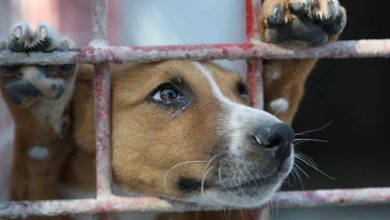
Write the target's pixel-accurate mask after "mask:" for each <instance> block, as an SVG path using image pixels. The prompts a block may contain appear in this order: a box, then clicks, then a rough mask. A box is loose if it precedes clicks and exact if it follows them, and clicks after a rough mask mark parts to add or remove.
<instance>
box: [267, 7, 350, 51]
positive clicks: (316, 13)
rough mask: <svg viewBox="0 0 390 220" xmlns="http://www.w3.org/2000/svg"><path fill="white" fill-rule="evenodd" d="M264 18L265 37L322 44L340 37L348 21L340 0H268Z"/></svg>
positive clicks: (278, 41)
mask: <svg viewBox="0 0 390 220" xmlns="http://www.w3.org/2000/svg"><path fill="white" fill-rule="evenodd" d="M263 7H264V9H263V11H262V13H263V14H262V16H261V19H263V20H262V23H263V25H264V27H263V28H264V31H263V35H262V37H263V40H264V41H266V42H270V43H297V42H298V43H304V44H306V45H309V46H319V45H322V44H325V43H326V42H328V41H330V40H335V39H337V36H338V35H339V34H340V33H341V32H342V30H343V29H344V27H345V24H346V13H345V9H344V8H343V7H342V6H340V4H339V2H338V0H267V1H265V3H264V6H263Z"/></svg>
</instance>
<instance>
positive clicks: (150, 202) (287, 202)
mask: <svg viewBox="0 0 390 220" xmlns="http://www.w3.org/2000/svg"><path fill="white" fill-rule="evenodd" d="M272 204H273V207H280V208H286V207H323V206H340V205H343V206H353V205H378V204H390V188H365V189H340V190H314V191H291V192H280V193H277V194H276V195H275V196H274V198H273V201H272ZM227 208H228V207H227ZM194 210H198V211H199V206H198V205H191V204H186V203H175V204H173V203H170V202H168V201H165V200H161V199H159V198H155V197H139V198H128V197H118V196H110V197H107V198H104V199H100V200H96V199H82V200H69V201H66V200H56V201H36V202H30V201H24V202H0V217H14V218H16V217H26V216H54V215H76V214H97V213H113V212H149V211H153V212H172V211H194ZM203 210H221V207H207V208H204V209H203Z"/></svg>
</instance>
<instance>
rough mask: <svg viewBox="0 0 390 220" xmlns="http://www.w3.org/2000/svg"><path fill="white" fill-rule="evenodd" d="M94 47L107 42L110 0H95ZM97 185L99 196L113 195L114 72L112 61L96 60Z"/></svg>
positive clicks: (103, 45)
mask: <svg viewBox="0 0 390 220" xmlns="http://www.w3.org/2000/svg"><path fill="white" fill-rule="evenodd" d="M92 10H93V12H92V24H93V27H92V32H93V36H94V39H93V40H92V41H91V43H90V44H91V45H92V46H94V47H105V46H107V42H108V41H107V33H108V31H107V0H93V1H92ZM94 67H95V81H94V86H95V123H96V189H97V198H98V199H99V198H101V197H107V196H110V195H111V182H112V171H111V122H110V116H111V94H110V92H111V76H110V72H109V64H108V63H101V64H95V65H94Z"/></svg>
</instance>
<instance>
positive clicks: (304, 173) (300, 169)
mask: <svg viewBox="0 0 390 220" xmlns="http://www.w3.org/2000/svg"><path fill="white" fill-rule="evenodd" d="M294 166H295V167H296V168H297V169H298V170H299V171H300V172H301V173H302V174H303V175H305V176H306V177H307V178H310V175H309V174H307V173H306V172H305V171H304V170H303V169H302V168H301V167H300V166H299V165H298V164H294Z"/></svg>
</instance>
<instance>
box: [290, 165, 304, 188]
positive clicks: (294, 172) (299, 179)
mask: <svg viewBox="0 0 390 220" xmlns="http://www.w3.org/2000/svg"><path fill="white" fill-rule="evenodd" d="M291 173H292V175H293V176H295V177H296V178H297V179H298V181H299V183H300V185H301V189H302V190H303V189H304V187H303V181H302V177H301V174H300V173H299V171H298V170H297V169H296V167H294V169H293V170H292V171H291Z"/></svg>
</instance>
